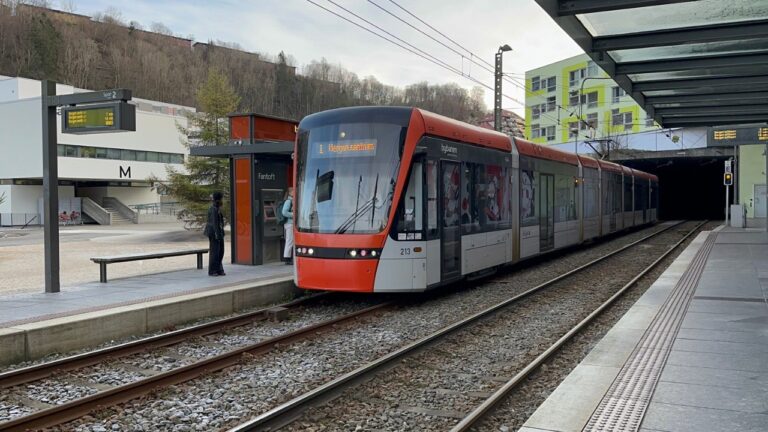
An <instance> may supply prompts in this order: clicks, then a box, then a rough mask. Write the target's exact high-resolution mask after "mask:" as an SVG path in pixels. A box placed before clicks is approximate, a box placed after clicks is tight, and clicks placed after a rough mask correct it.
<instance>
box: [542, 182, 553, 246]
mask: <svg viewBox="0 0 768 432" xmlns="http://www.w3.org/2000/svg"><path fill="white" fill-rule="evenodd" d="M539 184H540V185H541V186H540V187H541V194H540V195H539V250H541V251H546V250H549V249H552V248H554V247H555V176H553V175H552V174H541V176H540V177H539Z"/></svg>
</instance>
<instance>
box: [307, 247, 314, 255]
mask: <svg viewBox="0 0 768 432" xmlns="http://www.w3.org/2000/svg"><path fill="white" fill-rule="evenodd" d="M306 251H307V253H308V254H310V255H314V254H315V250H314V249H312V248H309V249H307V250H306Z"/></svg>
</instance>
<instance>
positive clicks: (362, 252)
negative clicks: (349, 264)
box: [360, 250, 368, 257]
mask: <svg viewBox="0 0 768 432" xmlns="http://www.w3.org/2000/svg"><path fill="white" fill-rule="evenodd" d="M366 255H368V252H366V251H365V250H361V251H360V256H361V257H364V256H366Z"/></svg>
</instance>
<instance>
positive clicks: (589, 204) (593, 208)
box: [584, 177, 600, 218]
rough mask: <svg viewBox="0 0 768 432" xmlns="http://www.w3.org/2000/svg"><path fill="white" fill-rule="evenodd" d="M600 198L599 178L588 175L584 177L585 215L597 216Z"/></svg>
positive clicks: (589, 216) (587, 216) (586, 216)
mask: <svg viewBox="0 0 768 432" xmlns="http://www.w3.org/2000/svg"><path fill="white" fill-rule="evenodd" d="M599 199H600V198H599V197H598V196H597V179H596V178H592V177H587V178H585V179H584V217H585V218H591V217H595V216H597V213H598V211H597V204H598V202H599V201H598V200H599Z"/></svg>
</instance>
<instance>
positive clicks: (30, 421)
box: [0, 302, 394, 432]
mask: <svg viewBox="0 0 768 432" xmlns="http://www.w3.org/2000/svg"><path fill="white" fill-rule="evenodd" d="M393 304H394V302H385V303H379V304H377V305H375V306H371V307H368V308H365V309H362V310H359V311H356V312H353V313H350V314H347V315H344V316H341V317H337V318H333V319H330V320H326V321H323V322H320V323H317V324H313V325H310V326H307V327H303V328H301V329H298V330H294V331H292V332H289V333H286V334H283V335H280V336H277V337H274V338H270V339H267V340H264V341H261V342H258V343H256V344H253V345H249V346H246V347H242V348H238V349H235V350H232V351H228V352H226V353H223V354H220V355H217V356H214V357H210V358H207V359H204V360H201V361H198V362H195V363H192V364H189V365H187V366H183V367H180V368H176V369H173V370H170V371H167V372H163V373H159V374H157V375H153V376H150V377H147V378H144V379H141V380H138V381H135V382H132V383H129V384H125V385H121V386H118V387H114V388H111V389H109V390H105V391H102V392H99V393H96V394H93V395H90V396H86V397H84V398H81V399H76V400H73V401H70V402H67V403H64V404H62V405H58V406H55V407H52V408H47V409H44V410H41V411H37V412H34V413H32V414H29V415H27V416H23V417H19V418H16V419H14V420H11V421H8V422H5V423H0V431H3V432H6V431H27V430H36V429H41V428H47V427H51V426H55V425H60V424H62V423H65V422H67V421H71V420H75V419H77V418H80V417H82V416H84V415H86V414H89V413H91V412H92V411H94V410H96V409H101V408H105V407H108V406H112V405H115V404H118V403H122V402H127V401H129V400H131V399H134V398H136V397H138V396H142V395H145V394H147V393H149V392H151V391H153V390H156V389H158V388H163V387H168V386H171V385H174V384H179V383H182V382H185V381H189V380H191V379H194V378H197V377H199V376H202V375H205V374H208V373H211V372H215V371H218V370H221V369H224V368H226V367H229V366H232V365H234V364H237V363H238V362H240V361H241V360H242V357H243V355H244V354H250V355H256V354H262V353H265V352H268V351H269V350H271V349H272V348H274V347H276V346H277V345H278V344H281V343H286V342H291V341H294V340H301V339H304V338H307V337H310V336H313V335H316V334H318V333H319V332H321V331H324V330H328V329H330V328H331V327H332V326H333V325H335V324H339V323H342V322H344V321H349V320H352V319H355V318H358V317H361V316H363V315H367V314H370V313H372V312H374V311H377V310H379V309H383V308H385V307H389V306H391V305H393Z"/></svg>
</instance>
